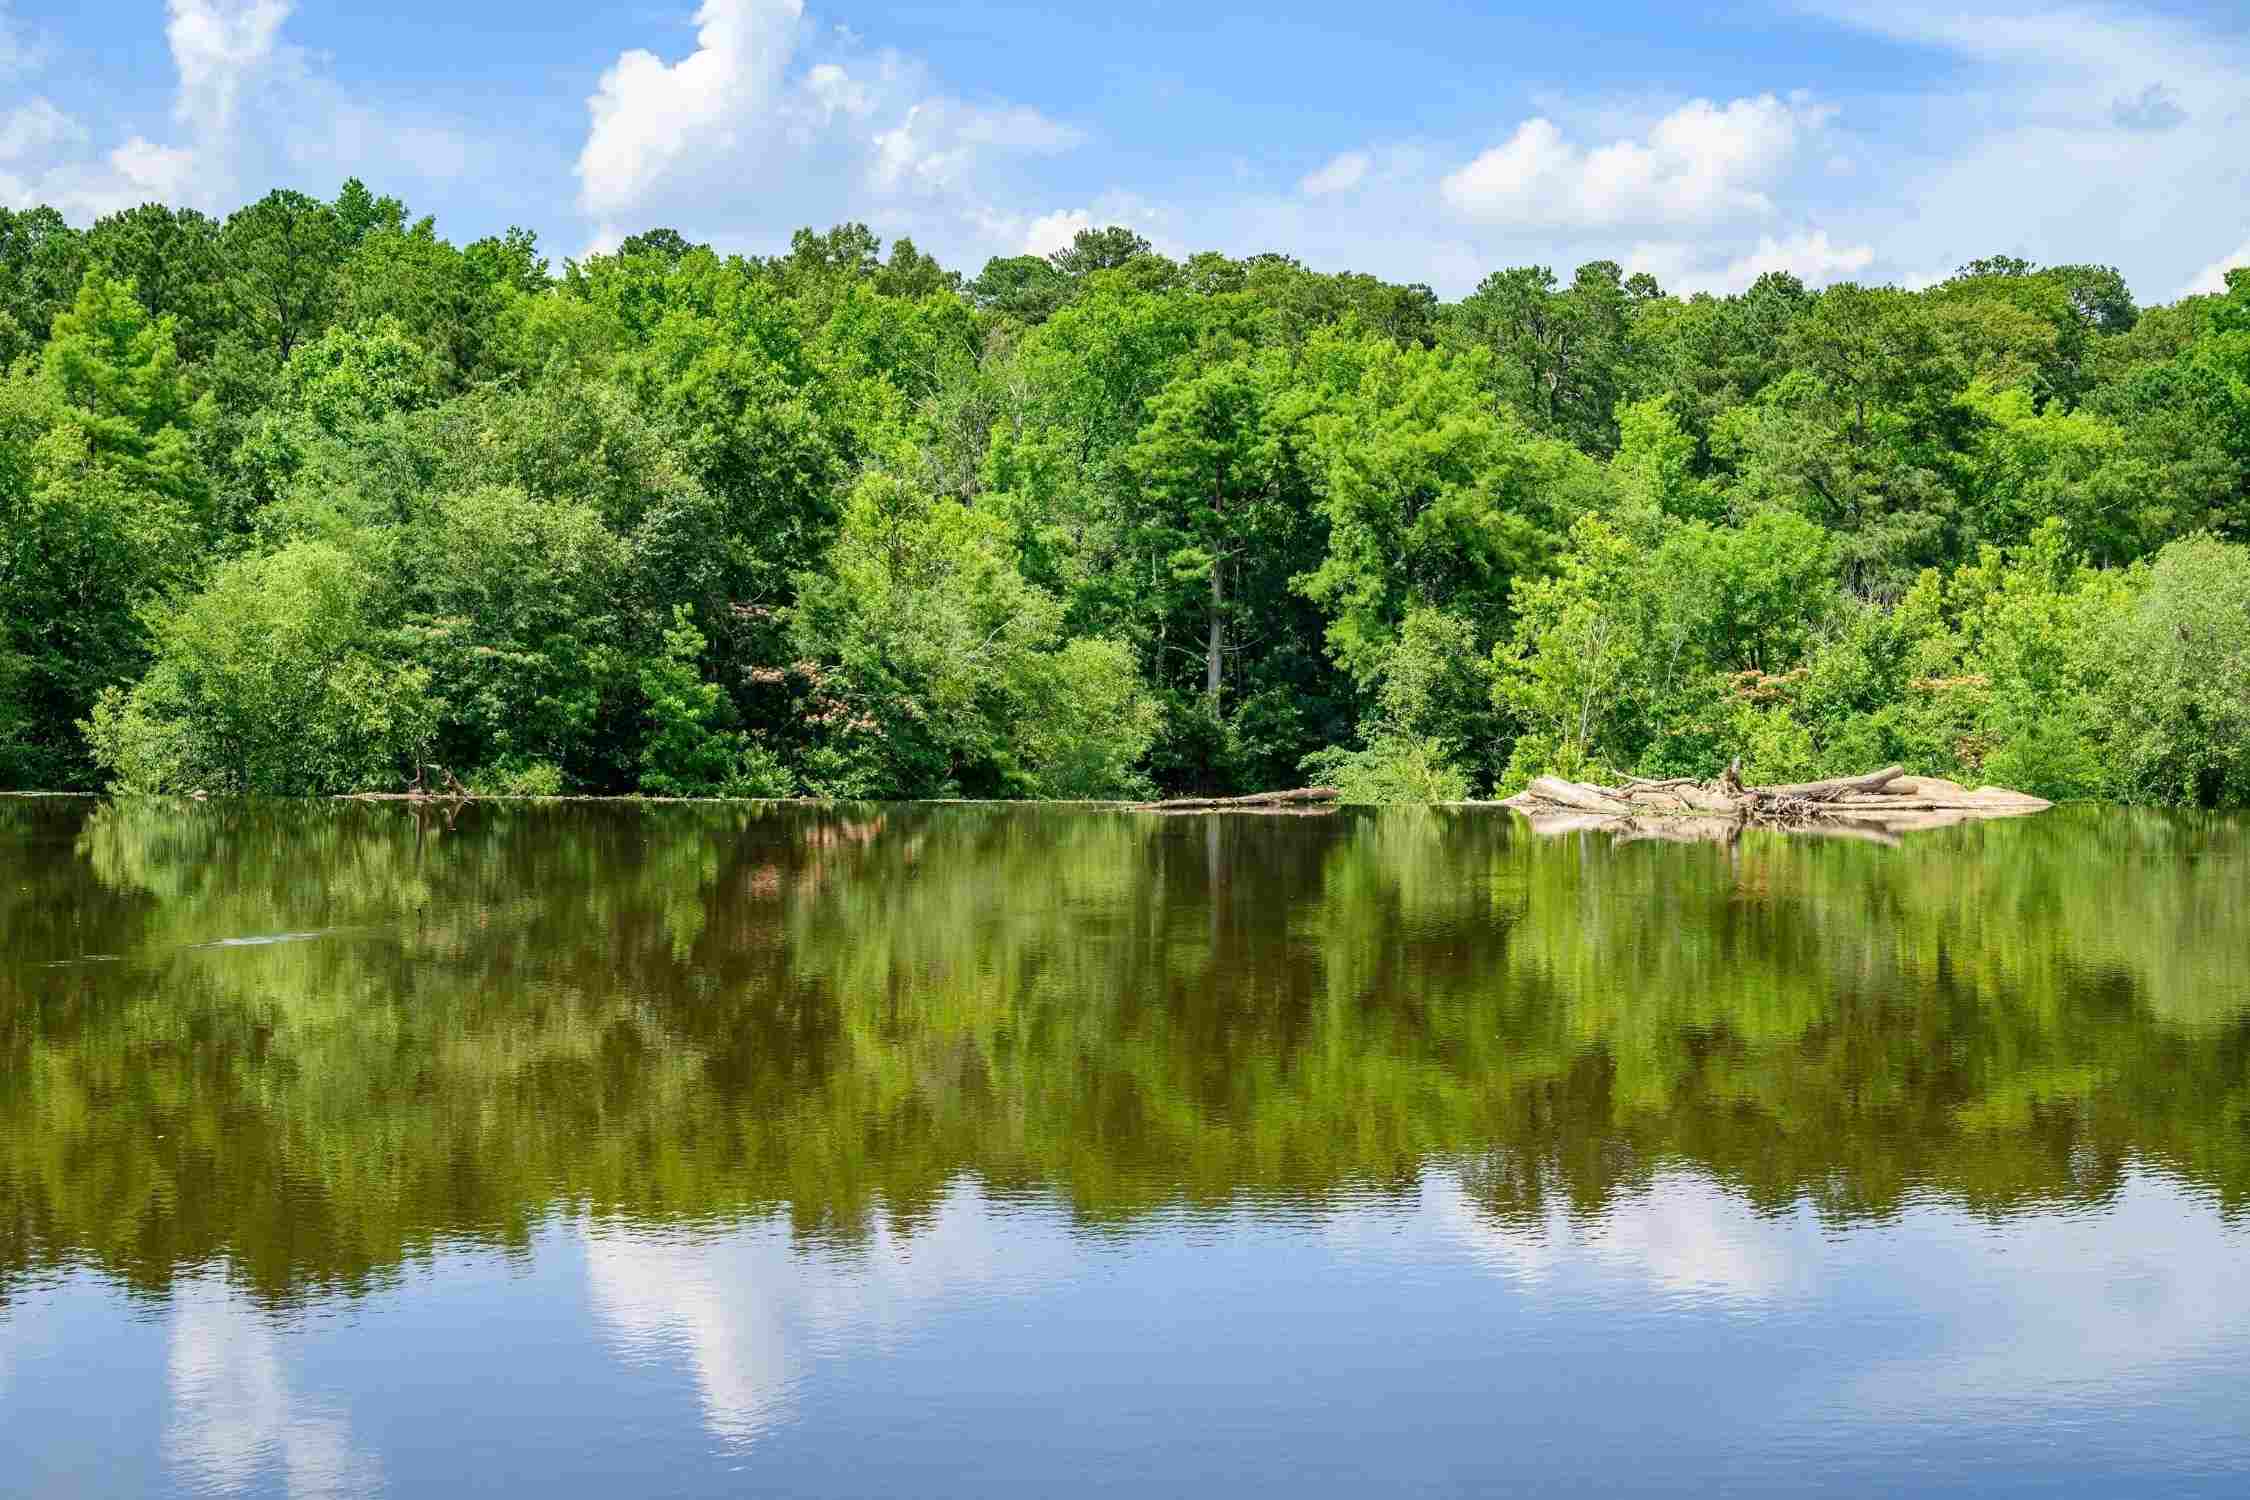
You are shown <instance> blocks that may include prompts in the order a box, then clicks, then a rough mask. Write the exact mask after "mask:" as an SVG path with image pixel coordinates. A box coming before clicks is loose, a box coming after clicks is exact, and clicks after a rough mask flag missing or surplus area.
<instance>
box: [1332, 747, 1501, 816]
mask: <svg viewBox="0 0 2250 1500" xmlns="http://www.w3.org/2000/svg"><path fill="white" fill-rule="evenodd" d="M1304 768H1305V773H1306V774H1307V775H1308V776H1310V777H1311V778H1312V779H1313V780H1314V781H1315V782H1317V783H1319V784H1322V785H1326V786H1333V787H1335V788H1336V789H1337V790H1338V791H1340V792H1342V793H1343V800H1344V801H1346V802H1350V803H1358V804H1366V805H1380V804H1385V803H1430V802H1460V801H1462V800H1464V799H1466V798H1467V797H1468V795H1469V777H1468V773H1467V772H1465V771H1462V770H1460V769H1459V768H1458V767H1455V766H1451V765H1448V764H1446V761H1445V750H1444V747H1443V746H1442V745H1441V744H1440V743H1439V742H1438V741H1437V740H1436V739H1433V738H1428V737H1420V738H1418V737H1415V736H1412V735H1403V734H1394V735H1386V736H1383V737H1382V738H1379V739H1377V740H1375V741H1374V742H1373V743H1372V744H1369V745H1368V746H1367V747H1366V748H1365V749H1361V750H1321V751H1317V752H1315V753H1314V754H1312V755H1308V756H1306V757H1305V762H1304Z"/></svg>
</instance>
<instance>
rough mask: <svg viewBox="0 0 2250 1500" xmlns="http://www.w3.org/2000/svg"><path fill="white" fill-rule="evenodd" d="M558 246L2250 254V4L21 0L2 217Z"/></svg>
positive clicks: (1753, 270) (1674, 269) (1344, 258)
mask: <svg viewBox="0 0 2250 1500" xmlns="http://www.w3.org/2000/svg"><path fill="white" fill-rule="evenodd" d="M352 174H357V175H359V176H361V177H364V178H365V179H366V180H367V181H368V182H369V183H370V185H372V186H374V187H376V188H377V189H378V190H380V191H387V192H393V193H397V194H398V195H400V196H401V197H403V198H405V199H406V200H407V201H408V203H409V205H410V206H411V207H412V208H413V209H415V210H416V211H417V212H427V213H434V214H436V215H437V217H438V220H439V223H440V226H441V227H442V228H443V229H444V230H445V231H446V232H447V233H449V234H451V235H453V236H455V237H457V238H465V237H472V236H474V235H477V234H482V233H487V232H491V231H494V230H497V229H500V228H503V227H505V226H507V225H509V224H523V225H526V226H528V227H530V228H533V229H536V230H537V231H538V232H539V234H540V237H541V241H542V243H543V244H544V245H546V246H547V248H548V249H549V251H550V252H551V253H552V254H554V255H556V256H558V257H560V256H564V255H572V254H579V253H583V252H584V251H586V250H588V249H590V248H598V247H600V246H602V245H605V244H608V243H613V242H614V241H615V239H616V238H617V237H619V236H620V235H623V234H626V233H630V232H632V231H634V230H637V229H642V228H646V227H649V226H651V225H655V224H668V225H671V226H674V227H676V228H678V229H680V230H681V231H682V232H684V233H686V234H688V235H689V236H690V237H691V238H698V239H709V240H711V241H713V242H714V243H717V244H718V245H720V246H721V247H722V248H725V249H739V250H745V251H763V250H771V249H774V248H777V247H779V246H781V245H783V244H785V243H786V242H787V239H788V234H789V231H790V230H791V229H792V228H794V227H795V226H796V225H799V224H805V223H812V224H818V225H825V224H829V223H833V222H836V221H838V220H842V219H862V220H865V221H866V222H868V223H869V224H870V225H872V226H873V227H874V228H875V229H876V231H877V232H878V233H880V234H883V235H884V236H885V237H886V238H889V237H895V236H897V235H900V234H910V235H912V236H913V237H914V239H915V240H916V241H917V243H919V244H921V245H922V246H923V247H924V248H926V249H930V250H934V251H936V252H937V253H939V254H940V255H941V256H942V257H944V258H945V259H946V260H947V261H948V262H949V263H953V264H959V265H962V266H964V267H966V268H968V269H971V270H973V269H974V268H975V267H976V266H977V265H979V264H981V263H982V261H983V259H984V258H985V257H986V256H988V255H992V254H1011V253H1016V252H1019V251H1023V250H1026V249H1032V250H1044V249H1048V248H1052V247H1053V246H1054V245H1055V244H1057V243H1059V242H1060V241H1061V240H1063V239H1066V238H1067V237H1068V234H1069V232H1070V231H1071V230H1072V229H1074V228H1075V227H1078V226H1080V225H1082V224H1088V223H1097V224H1098V223H1105V222H1123V223H1129V224H1131V225H1133V226H1134V227H1135V228H1137V229H1139V230H1141V231H1142V232H1143V233H1145V234H1147V235H1148V236H1149V237H1150V238H1151V239H1152V240H1154V241H1156V243H1157V244H1158V245H1159V246H1160V247H1161V248H1164V249H1167V250H1171V251H1174V252H1184V251H1189V250H1196V249H1206V248H1209V249H1219V250H1226V251H1229V252H1234V253H1248V252H1252V251H1258V250H1268V249H1279V250H1286V251H1289V252H1290V253H1293V254H1296V255H1298V256H1300V257H1301V258H1303V259H1305V260H1306V261H1308V262H1309V263H1311V264H1313V265H1315V266H1318V267H1321V268H1323V269H1347V268H1349V269H1358V270H1368V271H1373V272H1376V273H1378V274H1381V275H1385V276H1390V277H1393V278H1398V279H1414V280H1423V281H1428V282H1430V283H1431V284H1433V285H1434V286H1436V287H1437V288H1438V290H1439V291H1440V292H1442V293H1444V294H1446V295H1449V296H1450V295H1458V294H1460V293H1462V292H1464V291H1466V290H1468V289H1469V288H1470V287H1472V286H1473V285H1474V284H1475V282H1476V280H1477V279H1478V278H1479V277H1480V276H1481V275H1483V274H1484V273H1485V272H1486V271H1489V270H1491V269H1494V268H1496V267H1499V266H1503V265H1515V264H1523V263H1526V262H1543V263H1547V264H1552V265H1555V266H1556V267H1557V268H1558V269H1561V270H1564V271H1565V272H1567V270H1568V268H1569V267H1571V266H1573V265H1576V264H1577V263H1579V262H1581V261H1584V260H1589V259H1593V258H1596V257H1609V258H1612V259H1616V260H1619V261H1622V262H1624V263H1626V264H1627V265H1628V266H1629V267H1631V268H1634V269H1645V270H1649V271H1652V272H1654V273H1655V274H1656V275H1657V276H1658V278H1659V279H1660V280H1662V281H1663V282H1664V283H1665V285H1666V286H1668V287H1673V288H1679V289H1690V290H1692V289H1706V288H1707V289H1713V290H1725V289H1730V288H1733V287H1738V286H1741V285H1744V284H1746V283H1747V282H1748V281H1749V280H1750V279H1752V278H1753V277H1755V276H1756V275H1757V274H1758V273H1759V272H1760V271H1762V270H1766V269H1773V268H1781V269H1788V270H1793V271H1796V272H1797V273H1798V274H1800V275H1803V276H1805V277H1806V278H1807V279H1808V280H1811V281H1815V282H1823V281H1828V280H1833V279H1837V278H1840V277H1846V276H1849V277H1854V278H1857V279H1861V280H1889V281H1898V282H1901V283H1905V284H1910V285H1911V284H1919V283H1922V282H1926V281H1928V280H1931V279H1934V278H1936V277H1939V276H1942V275H1944V274H1946V273H1947V272H1948V271H1950V270H1951V269H1952V268H1953V267H1954V266H1956V265H1958V264H1959V263H1960V262H1961V261H1963V260H1966V259H1969V258H1971V257H1973V256H1977V255H1983V254H1990V253H1994V252H2002V251H2004V252H2008V253H2013V254H2021V255H2026V256H2029V257H2031V258H2033V259H2035V260H2041V261H2057V260H2091V261H2102V262H2108V263H2112V264H2115V265H2117V266H2119V267H2120V268H2121V269H2122V270H2124V272H2125V273H2126V275H2127V277H2128V279H2129V280H2130V281H2131V283H2132V285H2133V287H2134V289H2135V291H2136V292H2137V293H2138V294H2139V296H2140V297H2141V298H2142V300H2144V301H2157V300H2166V299H2169V298H2171V297H2174V296H2177V295H2179V294H2180V293H2182V292H2184V291H2187V290H2190V289H2196V288H2205V287H2210V286H2214V285H2216V283H2217V279H2218V275H2219V272H2220V271H2221V270H2222V269H2223V268H2224V267H2226V266H2228V265H2232V264H2241V263H2245V262H2250V11H2245V9H2244V8H2243V7H2239V6H2235V5H2223V4H2217V3H2211V0H2199V3H2173V4H2166V5H2162V6H2151V5H2102V4H2094V5H2052V4H2039V3H2034V4H2021V3H2016V0H1955V3H1950V4H1948V3H1942V0H1889V3H1864V0H1738V3H1733V4H1722V5H1706V6H1690V5H1679V4H1673V5H1661V6H1660V5H1656V4H1652V3H1645V0H1634V3H1617V0H1586V3H1582V4H1580V5H1577V6H1574V7H1561V8H1555V7H1543V8H1540V9H1533V8H1531V7H1528V6H1522V7H1519V6H1515V5H1508V6H1493V5H1481V6H1479V5H1469V4H1464V3H1460V0H1392V3H1389V4H1384V5H1379V6H1365V5H1345V4H1339V3H1332V0H1298V3H1294V4H1281V3H1274V0H1257V3H1255V4H1251V5H1233V6H1226V7H1221V6H1216V5H1211V4H1207V3H1206V4H1183V3H1178V0H1164V3H1158V4H1151V5H1146V6H1141V7H1134V8H1120V7H1116V6H1064V5H1059V4H1047V5H1032V4H1025V3H1020V0H1006V3H1000V4H982V5H973V6H972V5H941V4H935V3H928V0H924V3H918V4H877V3H866V0H848V3H837V4H820V3H816V0H802V3H799V0H677V3H670V4H667V3H660V0H638V3H627V4H624V5H617V6H607V7H587V8H568V7H556V6H554V5H551V4H549V5H537V6H535V5H529V4H522V3H519V0H452V3H449V4H447V3H436V0H391V3H388V4H375V3H365V0H326V3H324V0H94V3H91V4H87V3H83V0H82V3H79V4H75V5H73V4H69V3H64V0H0V202H6V203H8V204H11V205H14V206H22V205H24V204H27V203H31V202H40V201H46V202H52V203H55V204H56V205H57V206H58V207H61V208H62V209H63V210H64V211H65V212H66V213H68V214H69V215H70V216H71V217H72V218H73V219H74V220H78V221H81V222H83V221H85V220H87V219H90V218H91V217H93V216H94V215H96V214H99V213H103V212H107V211H109V210H111V209H114V208H117V207H120V206H123V205H127V204H131V203H135V202H139V201H143V200H145V199H148V198H162V199H164V200H166V201H170V202H175V203H187V204H193V205H195V206H197V207H202V208H205V209H209V210H214V211H224V210H225V209H227V208H230V207H233V206H234V205H235V204H237V203H238V202H240V201H241V200H242V199H244V198H245V197H248V196H254V195H256V194H257V193H259V192H262V191H263V190H264V189H265V188H267V187H269V186H274V185H289V186H296V187H302V188H305V189H307V190H311V191H317V192H322V193H329V192H333V190H334V188H335V186H336V185H337V184H338V183H339V182H340V181H341V180H342V179H343V178H344V177H345V176H347V175H352Z"/></svg>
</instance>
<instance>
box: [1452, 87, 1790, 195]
mask: <svg viewBox="0 0 2250 1500" xmlns="http://www.w3.org/2000/svg"><path fill="white" fill-rule="evenodd" d="M1832 113H1833V111H1832V110H1830V109H1828V108H1826V107H1823V106H1819V105H1814V104H1812V103H1810V102H1808V101H1805V100H1803V99H1799V98H1791V99H1788V100H1783V99H1780V98H1777V97H1775V96H1774V95H1772V94H1761V95H1759V96H1757V97H1756V98H1749V99H1736V100H1733V101H1731V102H1730V103H1727V104H1725V105H1715V104H1713V103H1711V102H1710V101H1709V100H1707V99H1696V100H1691V101H1690V102H1689V103H1687V104H1684V105H1682V106H1680V107H1679V108H1678V109H1676V110H1674V111H1672V112H1671V113H1670V114H1668V115H1666V116H1664V117H1663V118H1662V119H1660V120H1658V121H1657V122H1656V123H1655V124H1654V126H1652V127H1651V128H1650V130H1649V131H1648V133H1647V136H1646V137H1645V138H1644V139H1624V140H1616V141H1611V142H1609V143H1608V144H1606V145H1600V146H1595V147H1592V148H1590V149H1589V148H1587V147H1584V146H1581V145H1579V144H1577V143H1576V142H1574V141H1572V140H1570V139H1569V138H1567V137H1566V136H1565V135H1564V134H1563V131H1562V128H1561V127H1560V126H1558V125H1556V124H1555V123H1554V121H1552V120H1550V119H1547V118H1546V117H1544V116H1540V117H1536V118H1533V119H1530V120H1526V121H1524V122H1523V123H1522V124H1521V125H1519V126H1518V127H1517V128H1516V131H1515V133H1514V134H1513V135H1512V136H1510V137H1509V138H1508V140H1507V141H1505V142H1504V143H1502V144H1501V145H1498V146H1495V147H1493V148H1492V149H1491V150H1489V151H1486V152H1484V153H1483V154H1482V155H1480V156H1478V157H1477V158H1476V159H1475V160H1473V161H1471V162H1469V163H1468V164H1467V165H1465V166H1463V167H1461V168H1460V169H1459V170H1458V171H1455V172H1453V173H1450V174H1449V175H1448V176H1447V177H1446V178H1445V179H1444V181H1443V183H1442V184H1441V185H1440V186H1441V191H1442V192H1443V195H1444V199H1445V202H1446V204H1447V205H1448V206H1449V207H1450V208H1451V209H1452V210H1453V211H1454V212H1456V213H1458V214H1460V215H1462V216H1463V217H1464V218H1468V219H1471V220H1475V221H1478V222H1483V223H1505V224H1518V225H1536V226H1542V227H1548V228H1562V229H1596V228H1614V227H1619V226H1630V225H1682V224H1707V223H1712V222H1717V221H1722V220H1726V219H1732V218H1739V217H1744V216H1753V217H1755V216H1763V215H1766V214H1770V213H1772V212H1773V210H1774V204H1773V200H1772V199H1771V198H1770V197H1769V196H1768V194H1767V189H1768V188H1769V187H1770V186H1771V185H1772V182H1773V180H1774V179H1775V178H1776V177H1777V176H1778V175H1779V173H1780V172H1781V171H1782V169H1783V168H1785V167H1786V166H1787V165H1788V164H1789V162H1790V160H1791V158H1792V157H1793V156H1794V154H1795V153H1796V151H1797V149H1798V147H1799V146H1800V145H1801V144H1802V143H1803V142H1804V141H1805V140H1806V139H1807V138H1808V137H1809V136H1811V135H1813V134H1814V133H1816V132H1817V131H1819V130H1820V128H1821V127H1822V126H1823V125H1825V124H1826V123H1827V121H1828V119H1829V118H1830V116H1831V115H1832Z"/></svg>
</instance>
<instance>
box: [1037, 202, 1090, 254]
mask: <svg viewBox="0 0 2250 1500" xmlns="http://www.w3.org/2000/svg"><path fill="white" fill-rule="evenodd" d="M1093 227H1094V216H1093V214H1092V213H1090V212H1089V211H1088V210H1086V209H1083V208H1058V209H1056V210H1055V211H1054V212H1053V213H1050V214H1041V215H1040V216H1039V217H1038V218H1036V219H1033V220H1032V221H1031V227H1030V228H1028V229H1026V230H1025V231H1024V235H1023V253H1024V254H1025V255H1052V254H1054V253H1055V252H1056V251H1057V250H1067V249H1069V248H1070V242H1071V241H1072V240H1074V239H1076V238H1077V237H1078V235H1079V233H1080V232H1081V231H1083V230H1087V229H1091V228H1093Z"/></svg>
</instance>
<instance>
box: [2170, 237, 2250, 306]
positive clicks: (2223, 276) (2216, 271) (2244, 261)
mask: <svg viewBox="0 0 2250 1500" xmlns="http://www.w3.org/2000/svg"><path fill="white" fill-rule="evenodd" d="M2241 266H2250V240H2244V241H2243V242H2242V243H2241V244H2239V245H2237V246H2235V247H2234V251H2233V253H2232V254H2228V255H2222V256H2220V257H2219V258H2218V259H2217V260H2215V261H2213V262H2211V264H2209V265H2207V266H2205V267H2204V268H2203V269H2202V270H2200V271H2198V272H2196V273H2195V275H2194V276H2193V277H2192V278H2191V279H2190V280H2189V281H2188V284H2187V285H2186V286H2184V287H2182V288H2181V289H2180V295H2181V296H2183V297H2194V296H2199V295H2202V294H2204V293H2207V292H2223V291H2225V290H2226V289H2227V272H2229V271H2231V270H2234V269H2236V268H2237V267H2241Z"/></svg>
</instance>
